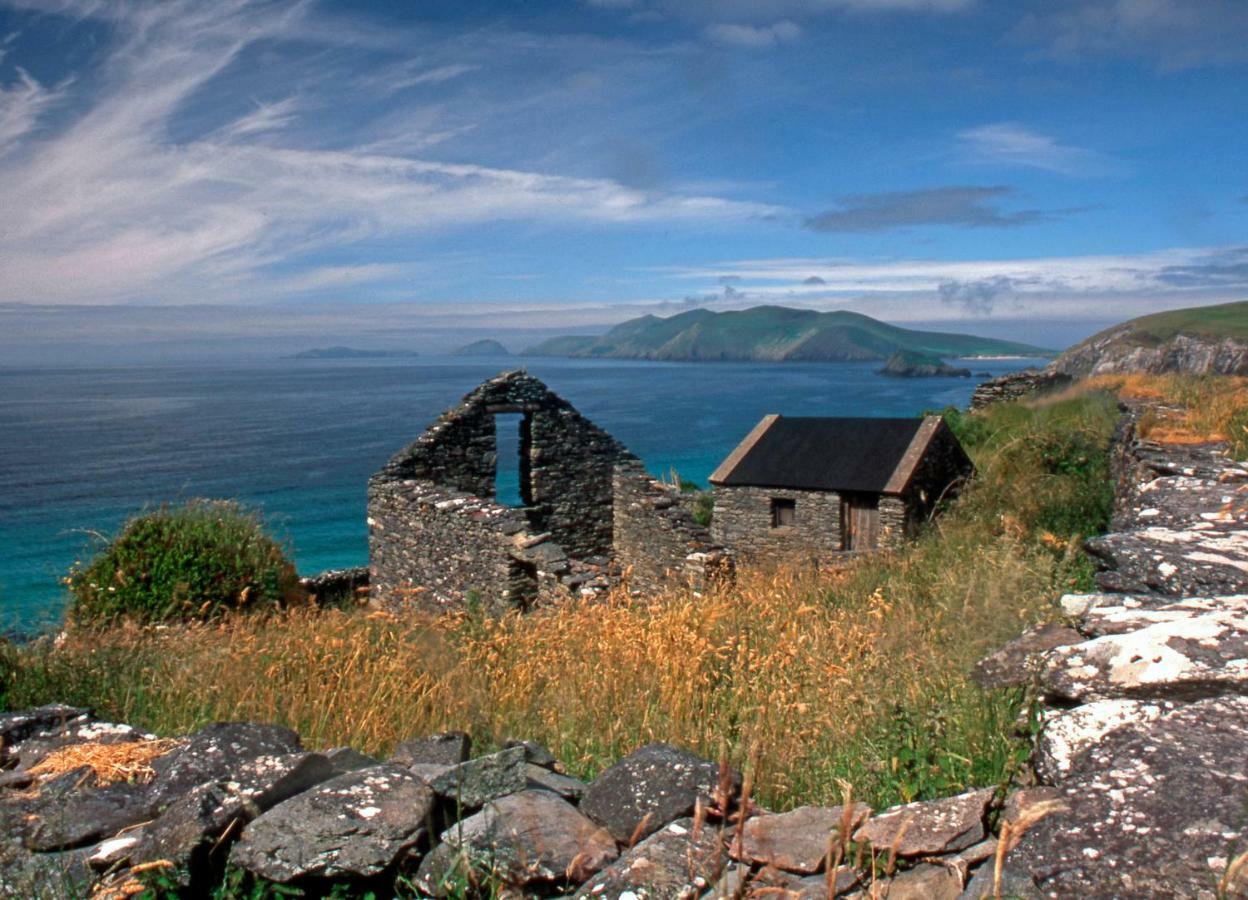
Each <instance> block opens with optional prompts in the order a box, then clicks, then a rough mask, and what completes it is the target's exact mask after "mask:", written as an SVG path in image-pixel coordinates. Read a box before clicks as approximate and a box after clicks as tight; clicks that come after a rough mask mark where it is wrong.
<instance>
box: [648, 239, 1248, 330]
mask: <svg viewBox="0 0 1248 900" xmlns="http://www.w3.org/2000/svg"><path fill="white" fill-rule="evenodd" d="M656 274H666V275H668V276H670V277H673V278H675V279H676V280H677V281H678V282H684V283H685V284H687V285H688V284H691V287H686V288H684V289H683V291H684V292H686V293H687V292H688V291H689V290H694V291H697V292H700V293H705V292H716V291H718V290H719V288H720V285H721V283H722V279H723V278H724V276H725V275H729V276H736V277H737V279H739V280H735V281H734V282H733V285H734V287H735V289H736V291H737V292H738V293H737V295H736V296H735V297H734V298H732V300H733V302H732V303H731V305H733V306H738V307H740V306H755V305H757V304H759V303H784V304H788V305H801V306H809V307H813V308H820V309H839V308H845V307H847V306H848V307H849V308H856V309H859V310H861V311H863V312H871V310H876V312H871V314H872V315H876V314H881V315H885V317H886V318H889V319H890V320H893V321H929V320H930V321H935V320H941V319H946V320H955V319H962V318H965V316H966V314H967V312H968V311H970V312H972V313H974V314H977V315H987V314H994V315H996V314H1000V312H1001V310H999V309H996V308H994V304H993V303H992V302H990V301H992V300H994V299H995V298H997V297H1000V298H1002V299H1006V300H1008V309H1006V310H1005V312H1006V313H1008V315H1009V316H1011V317H1014V318H1026V317H1028V316H1030V317H1034V318H1037V319H1043V318H1054V317H1064V318H1068V319H1071V320H1099V319H1106V318H1115V317H1117V318H1129V317H1131V316H1135V315H1140V314H1142V313H1145V312H1149V311H1153V310H1155V309H1157V308H1167V307H1171V306H1176V305H1191V304H1194V303H1202V302H1203V303H1208V302H1215V301H1219V300H1226V301H1230V300H1237V299H1242V296H1243V294H1244V292H1245V291H1248V248H1243V247H1229V248H1228V247H1201V248H1175V249H1169V250H1160V251H1155V252H1151V253H1140V254H1134V255H1118V256H1112V255H1099V256H1064V257H1043V258H1036V259H1007V260H975V259H970V260H951V261H939V260H908V259H897V260H879V261H871V260H854V259H805V258H776V259H753V260H731V261H726V262H717V263H714V264H713V265H708V266H691V267H685V268H680V267H677V268H669V269H662V270H656ZM989 292H991V294H992V296H991V297H989V296H988V294H989Z"/></svg>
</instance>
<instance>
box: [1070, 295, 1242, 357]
mask: <svg viewBox="0 0 1248 900" xmlns="http://www.w3.org/2000/svg"><path fill="white" fill-rule="evenodd" d="M1124 324H1125V325H1126V326H1127V327H1129V328H1130V329H1131V335H1132V339H1133V340H1134V341H1135V342H1136V343H1138V344H1141V345H1143V346H1149V347H1153V346H1156V345H1158V344H1162V343H1165V342H1166V341H1168V340H1170V339H1171V338H1173V337H1175V336H1176V335H1180V334H1186V335H1189V336H1192V337H1208V338H1234V339H1235V340H1238V341H1244V340H1248V301H1240V302H1238V303H1222V304H1219V305H1217V306H1198V307H1195V308H1192V309H1173V310H1168V311H1166V312H1160V313H1154V314H1153V315H1151V316H1141V317H1140V318H1138V319H1132V320H1131V321H1130V322H1126V323H1124ZM1122 327H1123V325H1115V326H1114V327H1113V328H1107V329H1106V330H1105V331H1102V332H1100V333H1099V334H1097V335H1094V336H1093V337H1091V338H1089V340H1093V341H1095V340H1096V339H1097V338H1099V337H1102V336H1104V335H1106V334H1109V333H1112V332H1114V331H1117V330H1118V329H1120V328H1122Z"/></svg>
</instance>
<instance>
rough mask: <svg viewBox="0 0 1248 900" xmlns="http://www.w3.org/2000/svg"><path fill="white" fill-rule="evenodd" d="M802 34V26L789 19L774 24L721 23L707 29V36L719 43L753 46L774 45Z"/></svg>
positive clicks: (792, 39) (795, 38)
mask: <svg viewBox="0 0 1248 900" xmlns="http://www.w3.org/2000/svg"><path fill="white" fill-rule="evenodd" d="M801 34H802V30H801V28H799V27H798V26H797V25H796V24H795V23H793V22H790V21H788V20H787V19H785V20H782V21H780V22H776V23H774V24H772V25H740V24H735V23H720V24H717V25H712V26H710V27H709V28H707V29H706V36H707V37H708V38H710V39H711V40H712V41H714V42H715V43H717V44H726V45H730V46H734V47H751V48H760V47H774V46H775V45H776V44H784V43H788V42H789V41H795V40H797V39H798V38H799V37H801Z"/></svg>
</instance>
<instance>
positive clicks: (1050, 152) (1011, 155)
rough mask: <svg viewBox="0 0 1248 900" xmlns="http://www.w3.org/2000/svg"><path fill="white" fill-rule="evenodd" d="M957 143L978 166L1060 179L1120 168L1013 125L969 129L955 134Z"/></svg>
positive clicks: (1094, 154) (1096, 155)
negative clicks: (1042, 173) (1038, 172)
mask: <svg viewBox="0 0 1248 900" xmlns="http://www.w3.org/2000/svg"><path fill="white" fill-rule="evenodd" d="M958 141H959V143H960V144H961V146H962V149H963V150H964V152H965V153H966V155H967V157H968V159H970V160H971V161H973V162H978V163H990V164H999V165H1007V166H1025V167H1028V168H1032V169H1042V170H1044V171H1046V172H1056V173H1058V174H1061V175H1101V174H1107V173H1109V172H1111V171H1114V170H1115V169H1116V168H1120V166H1118V165H1117V164H1116V163H1115V161H1114V160H1111V159H1110V158H1108V157H1106V156H1104V155H1103V154H1100V153H1097V152H1096V151H1094V150H1087V149H1084V148H1083V147H1075V146H1071V145H1069V144H1063V143H1061V142H1060V141H1058V140H1057V139H1055V138H1052V137H1050V136H1048V135H1046V134H1041V133H1039V132H1036V131H1032V130H1030V129H1028V128H1026V127H1024V126H1022V125H1018V124H1016V123H1013V122H998V123H995V124H991V125H980V126H979V127H977V128H968V129H966V130H964V131H960V132H958Z"/></svg>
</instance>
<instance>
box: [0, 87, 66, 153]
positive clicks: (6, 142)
mask: <svg viewBox="0 0 1248 900" xmlns="http://www.w3.org/2000/svg"><path fill="white" fill-rule="evenodd" d="M64 89H65V88H64V86H62V87H61V88H58V89H54V90H49V89H47V88H45V87H44V86H43V85H41V84H39V82H37V81H35V79H33V78H31V77H30V74H29V73H28V72H27V71H26V70H25V69H22V68H19V69H18V70H17V81H16V82H15V83H14V84H12V85H10V86H9V87H7V88H6V87H4V86H2V85H0V156H2V155H3V154H4V153H5V151H6V150H8V149H9V148H11V147H13V146H14V145H15V144H16V143H17V141H18V139H19V138H21V137H23V136H25V135H26V134H28V133H29V132H30V131H32V130H33V129H34V127H35V125H36V123H37V122H38V121H39V116H40V115H42V114H43V112H44V110H45V109H47V108H48V107H49V106H51V105H52V104H53V103H55V102H56V101H57V100H58V99H59V98H60V97H61V95H62V93H63V91H64Z"/></svg>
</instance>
